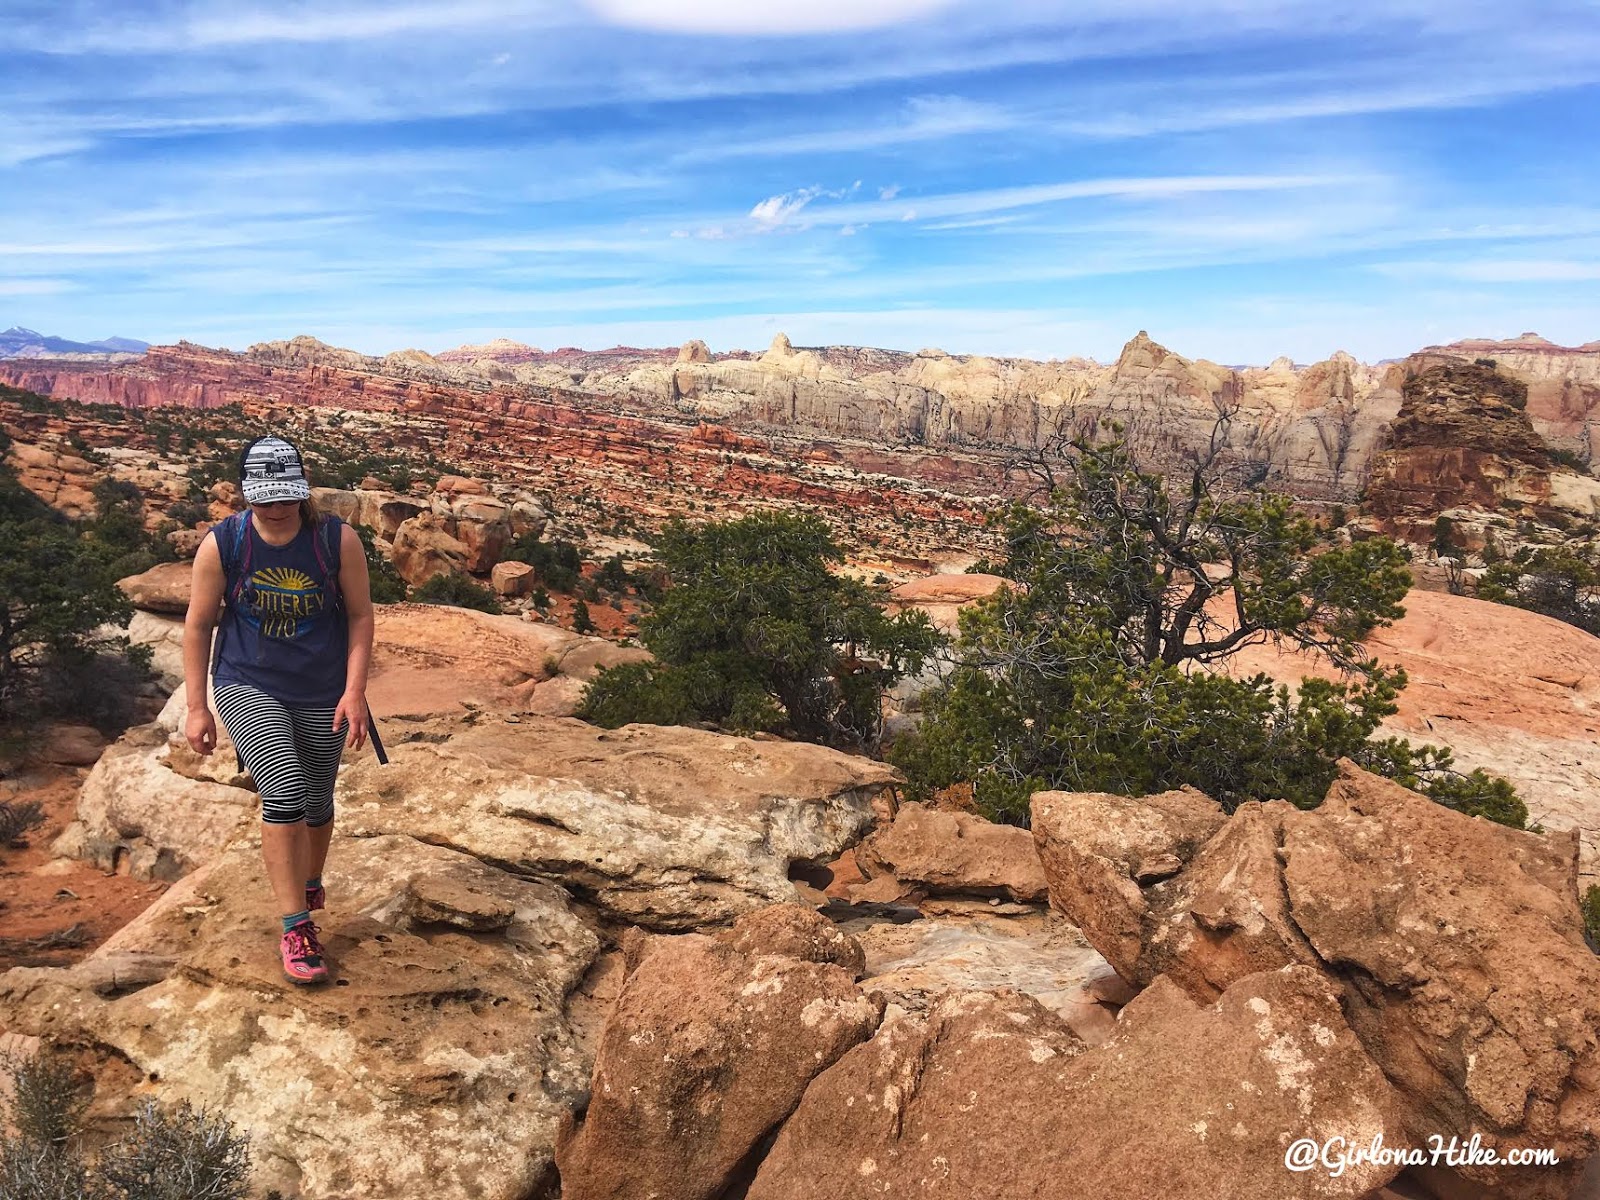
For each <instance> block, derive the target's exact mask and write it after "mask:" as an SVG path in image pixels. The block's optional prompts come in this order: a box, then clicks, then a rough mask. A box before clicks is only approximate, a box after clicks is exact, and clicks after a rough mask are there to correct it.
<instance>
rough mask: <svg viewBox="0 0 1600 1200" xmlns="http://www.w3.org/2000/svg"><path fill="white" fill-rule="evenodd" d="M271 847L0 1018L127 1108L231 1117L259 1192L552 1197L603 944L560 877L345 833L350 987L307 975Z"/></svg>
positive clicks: (396, 839)
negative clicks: (287, 970)
mask: <svg viewBox="0 0 1600 1200" xmlns="http://www.w3.org/2000/svg"><path fill="white" fill-rule="evenodd" d="M260 859H261V851H260V847H259V845H258V844H255V843H253V842H242V843H240V844H239V845H237V846H235V847H234V848H232V849H230V850H228V851H226V852H224V853H223V854H222V855H221V856H220V857H218V858H216V859H214V860H213V862H212V863H210V864H209V865H207V866H206V867H205V868H202V870H200V871H199V872H196V873H195V874H194V875H191V876H190V877H189V878H188V879H186V880H184V881H183V882H182V883H180V884H179V885H177V886H176V887H174V888H173V889H172V890H171V891H169V892H168V893H167V894H166V895H165V896H163V897H162V898H161V899H160V900H158V901H157V902H156V904H155V906H154V907H152V908H151V909H149V910H147V911H146V912H145V913H144V914H143V915H142V916H141V917H140V918H138V919H137V920H136V921H135V922H134V923H133V924H131V925H129V926H127V927H125V928H124V929H123V930H122V931H121V932H120V933H118V934H117V935H116V936H115V937H114V938H113V939H112V940H111V941H110V942H108V943H107V944H106V945H105V946H104V947H103V948H102V949H101V950H99V951H97V952H96V953H95V954H94V955H93V956H91V957H90V959H88V960H87V961H86V962H85V963H83V964H80V965H79V966H78V967H75V968H71V969H60V970H49V969H26V968H18V969H16V970H13V971H11V972H9V973H7V974H5V975H0V1026H3V1027H5V1028H6V1029H8V1030H10V1031H12V1032H14V1033H20V1034H27V1035H34V1036H44V1037H47V1038H49V1039H51V1040H52V1041H54V1042H56V1043H58V1044H62V1045H65V1046H67V1047H69V1048H75V1049H80V1050H82V1051H83V1052H84V1053H86V1054H88V1055H90V1056H91V1057H94V1058H97V1059H100V1060H103V1065H104V1066H105V1069H104V1070H102V1071H97V1072H96V1075H97V1078H98V1079H99V1080H101V1082H102V1087H103V1088H105V1089H106V1090H107V1091H112V1092H114V1094H111V1095H108V1096H106V1097H104V1098H103V1099H104V1101H105V1103H106V1104H108V1105H110V1106H111V1107H113V1108H117V1109H121V1110H122V1111H126V1109H127V1107H128V1106H130V1105H133V1104H137V1103H138V1102H139V1101H140V1100H141V1099H142V1098H144V1097H146V1096H159V1097H160V1098H161V1099H162V1100H163V1101H167V1102H172V1101H176V1100H188V1101H190V1102H192V1103H194V1104H196V1105H204V1106H206V1107H208V1108H210V1109H212V1110H214V1111H216V1112H219V1113H221V1114H222V1115H223V1116H225V1117H227V1118H228V1119H230V1120H232V1121H233V1122H235V1123H236V1124H237V1125H238V1126H239V1127H240V1128H241V1129H243V1130H245V1131H247V1132H248V1133H249V1135H250V1138H251V1152H252V1157H253V1160H254V1176H255V1180H256V1182H257V1183H258V1184H259V1185H260V1186H262V1187H272V1188H277V1189H280V1190H282V1191H283V1192H285V1193H287V1194H291V1195H299V1196H307V1197H334V1196H338V1197H349V1198H352V1200H353V1198H356V1197H369V1198H371V1200H388V1198H390V1197H396V1196H421V1195H427V1196H432V1197H438V1198H440V1200H457V1198H459V1200H468V1198H472V1200H479V1198H488V1200H526V1198H527V1197H530V1196H550V1195H553V1194H554V1160H553V1151H554V1144H555V1138H556V1132H557V1129H558V1126H559V1124H560V1121H561V1120H562V1118H563V1116H564V1115H565V1113H566V1112H568V1111H569V1110H570V1109H571V1108H572V1107H573V1106H574V1105H575V1104H577V1103H579V1102H580V1100H581V1096H582V1091H583V1088H584V1084H585V1080H586V1077H587V1067H588V1064H587V1062H585V1061H584V1060H583V1058H582V1056H581V1054H580V1052H579V1050H578V1047H577V1045H576V1043H575V1042H574V1040H573V1038H572V1035H571V1033H570V1031H569V1029H568V1027H567V1024H566V1022H565V1021H564V1020H563V1018H562V1009H563V1004H564V1001H565V999H566V997H567V995H568V994H569V993H570V992H571V991H572V990H573V989H574V987H575V986H576V985H577V983H578V981H579V980H580V979H581V978H582V976H583V973H584V972H585V970H586V969H587V968H588V966H589V964H590V963H591V962H592V961H593V960H594V957H595V955H596V953H597V951H598V948H599V942H598V938H597V937H596V935H595V934H594V933H593V932H592V931H591V930H590V929H589V928H588V927H587V926H586V925H585V924H584V923H583V922H582V921H581V920H580V919H579V918H578V917H577V916H576V915H575V914H574V912H573V911H572V910H571V908H570V906H569V903H568V899H567V897H566V895H565V893H563V892H562V891H561V890H560V889H559V888H553V887H550V886H548V885H545V884H540V883H536V882H532V881H529V880H525V879H518V878H516V877H515V876H512V875H508V874H506V873H505V872H502V871H499V870H496V869H494V868H491V867H488V866H485V865H484V864H483V863H480V862H478V861H477V860H475V859H472V858H470V857H469V856H467V855H464V854H460V853H457V852H455V851H452V850H447V849H444V848H441V847H437V846H429V845H424V844H422V843H421V842H418V841H415V840H413V839H411V838H408V837H403V836H391V837H380V838H368V839H346V838H336V839H335V841H334V844H333V847H332V851H331V853H330V856H329V866H328V870H327V872H326V873H325V878H326V879H327V880H328V888H329V909H328V910H327V911H326V912H325V913H323V914H319V915H320V916H321V919H322V924H323V941H324V944H325V945H326V947H327V949H328V952H329V955H330V960H331V962H332V964H333V970H334V973H335V977H336V985H334V986H328V987H324V988H318V989H311V990H307V989H296V988H295V987H294V986H293V985H291V984H288V983H286V982H285V981H284V980H283V977H282V973H281V970H280V967H279V964H278V961H277V934H276V926H277V912H276V906H275V905H274V904H273V903H272V901H271V889H270V888H269V886H268V884H267V880H266V878H265V876H264V873H263V870H262V867H261V862H260ZM130 1068H131V1070H130ZM130 1074H131V1075H132V1076H133V1078H134V1079H135V1080H136V1082H135V1083H134V1084H133V1085H132V1086H131V1091H130V1090H129V1084H128V1083H127V1080H128V1078H129V1076H130Z"/></svg>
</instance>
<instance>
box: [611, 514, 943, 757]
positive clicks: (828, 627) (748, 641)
mask: <svg viewBox="0 0 1600 1200" xmlns="http://www.w3.org/2000/svg"><path fill="white" fill-rule="evenodd" d="M657 549H658V551H659V553H660V555H661V559H662V562H663V565H664V566H665V568H666V570H667V572H668V575H669V577H670V578H671V580H672V585H671V586H670V587H669V588H667V589H666V591H665V594H664V595H663V596H662V598H661V602H660V604H659V606H658V607H657V608H656V610H655V611H654V612H653V613H651V614H650V615H649V616H647V617H645V618H644V620H643V621H642V622H641V623H640V634H641V637H642V638H643V641H644V643H645V645H646V646H648V647H649V648H650V650H651V652H652V653H653V654H654V655H655V657H656V659H657V663H656V665H654V666H653V667H651V668H650V669H649V670H647V671H637V670H636V671H630V672H628V673H626V674H622V675H619V674H617V673H616V672H615V671H607V672H602V673H601V675H600V676H599V677H598V678H596V680H595V681H594V683H593V684H591V685H590V687H589V689H588V690H587V692H586V693H585V701H584V708H583V711H584V712H587V713H591V714H594V719H595V720H597V721H601V722H602V723H605V724H621V723H624V722H626V721H630V720H655V719H656V718H657V717H658V716H659V715H660V714H663V713H670V714H673V715H674V717H675V720H685V719H688V717H689V716H690V715H691V712H692V715H693V717H694V719H696V720H700V721H706V722H709V723H711V724H714V725H720V726H723V727H725V728H729V729H734V730H738V731H741V732H751V731H755V730H771V731H778V732H784V733H787V734H790V735H792V736H794V737H797V738H800V739H802V740H805V741H814V742H820V743H823V744H827V745H839V746H852V747H859V746H864V745H871V744H873V743H875V742H876V740H877V737H878V732H879V725H880V719H881V718H880V713H881V708H882V697H883V693H884V690H885V689H886V688H888V687H889V686H891V685H892V684H893V683H894V682H895V681H897V680H898V679H900V678H901V677H902V676H903V675H904V674H905V673H906V672H908V671H915V670H917V669H920V667H921V664H922V662H923V660H924V659H925V658H926V656H927V655H928V654H929V653H930V652H931V651H932V649H933V648H934V647H935V646H936V645H937V644H938V642H939V640H940V638H939V636H938V635H937V634H936V633H935V631H934V630H933V628H932V626H931V625H929V624H928V621H927V618H926V617H925V616H924V615H923V614H921V613H920V612H912V613H906V614H903V615H901V616H897V617H889V616H888V615H886V614H885V613H884V611H883V608H882V607H881V599H882V597H881V595H880V593H879V592H876V591H874V590H873V589H871V588H869V587H868V586H867V585H866V584H864V583H862V582H860V581H859V580H856V579H852V578H849V577H847V576H840V575H835V574H834V573H833V572H832V571H831V570H830V569H829V564H830V563H837V562H840V561H842V560H843V557H844V555H843V552H842V551H841V550H840V549H839V547H838V546H837V545H836V544H835V543H834V542H833V539H832V537H831V536H830V535H829V533H828V530H827V526H825V525H824V524H823V523H822V522H821V521H819V520H817V519H816V518H815V517H808V516H801V515H796V514H788V513H759V514H756V515H753V516H749V517H744V518H742V519H739V520H734V521H723V522H708V523H706V524H704V525H700V526H690V525H688V524H686V523H684V522H682V521H674V522H672V523H671V524H669V525H668V526H667V528H666V529H665V530H664V531H663V532H662V533H661V535H660V537H659V539H658V542H657Z"/></svg>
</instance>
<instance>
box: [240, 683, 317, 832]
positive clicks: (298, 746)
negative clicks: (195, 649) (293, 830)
mask: <svg viewBox="0 0 1600 1200" xmlns="http://www.w3.org/2000/svg"><path fill="white" fill-rule="evenodd" d="M215 698H216V703H217V716H219V717H221V718H222V724H223V725H224V727H226V729H227V730H228V736H229V737H231V738H232V739H233V745H234V748H235V749H236V750H238V752H239V761H240V762H242V763H243V764H244V768H245V770H247V771H249V772H250V776H251V778H252V779H254V780H255V781H256V789H257V790H258V791H259V792H260V793H261V819H262V820H263V821H265V822H267V823H268V824H270V825H293V824H295V823H296V822H297V821H302V820H303V821H304V822H305V823H306V824H307V825H309V826H311V827H312V828H316V827H317V826H320V825H326V824H327V823H328V822H329V821H331V820H333V781H334V777H335V776H336V775H337V774H338V771H339V756H340V755H342V754H343V753H344V742H345V735H346V734H347V732H348V730H344V729H334V728H332V726H333V713H334V710H333V709H332V708H299V707H290V706H289V705H287V704H284V703H283V702H282V701H279V700H275V699H273V698H272V697H271V696H269V695H267V694H266V693H265V692H263V691H260V690H258V689H256V688H253V687H250V686H248V685H247V684H242V683H224V684H221V685H219V686H218V687H217V689H216V693H215Z"/></svg>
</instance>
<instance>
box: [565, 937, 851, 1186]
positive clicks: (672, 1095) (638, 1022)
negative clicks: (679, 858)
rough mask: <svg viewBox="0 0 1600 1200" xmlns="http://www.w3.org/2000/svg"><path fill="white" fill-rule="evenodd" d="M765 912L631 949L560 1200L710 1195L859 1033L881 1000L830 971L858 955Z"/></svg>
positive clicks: (570, 1145) (846, 975)
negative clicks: (721, 929) (709, 932)
mask: <svg viewBox="0 0 1600 1200" xmlns="http://www.w3.org/2000/svg"><path fill="white" fill-rule="evenodd" d="M770 913H771V910H763V911H760V912H756V913H753V914H750V916H747V917H744V918H741V919H740V921H739V922H737V923H736V924H735V925H734V927H733V929H732V930H730V931H729V932H728V933H726V934H723V935H719V936H718V937H715V938H708V937H704V936H701V935H698V934H689V935H687V936H684V937H676V938H656V939H652V940H651V941H650V942H649V944H648V946H647V947H645V948H642V949H640V950H637V951H635V956H636V961H635V964H634V965H633V967H632V969H631V970H630V972H629V974H628V979H627V982H626V984H624V986H623V989H622V993H621V995H620V996H619V997H618V998H617V1002H616V1007H615V1008H614V1009H613V1011H612V1013H611V1016H610V1019H609V1020H608V1022H607V1024H606V1028H605V1032H604V1033H603V1035H602V1037H601V1041H600V1047H599V1050H598V1052H597V1054H596V1058H595V1068H594V1081H593V1085H592V1087H591V1091H590V1101H589V1108H588V1112H587V1114H586V1115H585V1117H584V1120H583V1124H582V1125H581V1127H579V1128H578V1130H577V1132H576V1133H575V1134H574V1135H572V1136H571V1137H570V1138H568V1139H566V1140H564V1142H563V1143H562V1144H561V1145H560V1146H559V1147H558V1149H557V1161H558V1162H559V1164H560V1168H561V1188H562V1196H563V1197H564V1198H565V1200H626V1198H631V1197H641V1196H651V1195H656V1196H672V1197H674V1198H675V1200H711V1198H713V1197H718V1196H721V1195H723V1194H724V1192H725V1190H726V1188H727V1187H728V1186H729V1184H730V1183H731V1182H733V1180H734V1179H735V1176H736V1173H737V1172H738V1171H739V1169H740V1167H741V1166H742V1165H743V1164H744V1162H745V1160H746V1159H747V1158H748V1156H749V1155H750V1154H751V1152H752V1151H754V1150H755V1149H756V1148H757V1147H758V1145H759V1144H760V1143H761V1141H762V1139H763V1138H765V1137H766V1136H767V1135H768V1133H769V1132H770V1131H771V1130H772V1129H774V1128H776V1127H777V1126H778V1125H779V1124H781V1123H782V1121H783V1120H784V1119H785V1118H786V1117H788V1115H789V1114H790V1113H791V1112H792V1111H793V1110H794V1107H795V1105H796V1104H797V1103H799V1101H800V1096H801V1094H802V1093H803V1092H804V1091H805V1088H806V1085H807V1084H808V1083H809V1082H810V1081H811V1079H812V1078H813V1077H814V1076H816V1075H817V1074H818V1073H819V1072H821V1071H822V1070H824V1069H826V1068H827V1067H829V1066H831V1065H832V1064H833V1063H834V1062H835V1061H837V1059H838V1058H839V1056H840V1055H841V1054H843V1053H844V1052H845V1051H846V1050H848V1049H850V1047H852V1046H854V1045H856V1044H858V1043H859V1042H861V1041H863V1040H865V1039H866V1038H868V1037H870V1036H871V1035H872V1032H873V1030H874V1029H876V1028H877V1025H878V1021H879V1018H880V1016H881V1014H882V1004H881V1002H877V1003H875V1002H873V1001H871V1000H869V999H868V998H867V997H865V996H863V995H862V994H861V993H860V992H859V991H857V989H856V987H855V983H854V975H853V972H852V971H851V970H849V969H846V968H844V967H841V966H839V965H837V960H838V959H839V958H841V957H842V958H843V959H844V960H845V961H846V962H848V963H853V964H854V965H856V966H857V967H858V966H859V963H860V960H861V951H860V948H859V947H857V946H855V945H854V943H853V942H852V941H851V940H850V939H848V938H845V937H843V936H842V935H840V934H839V933H838V932H837V931H836V930H834V929H833V928H832V927H831V925H830V923H829V922H828V921H826V920H825V919H824V918H822V917H819V916H817V915H816V914H815V913H811V912H808V911H806V910H803V909H795V908H793V907H792V906H789V908H788V911H787V912H785V913H782V914H781V915H780V916H778V918H777V920H776V921H774V919H773V917H772V916H770V915H769V914H770ZM772 925H776V928H772ZM797 934H798V935H800V936H798V937H797V936H796V935H797Z"/></svg>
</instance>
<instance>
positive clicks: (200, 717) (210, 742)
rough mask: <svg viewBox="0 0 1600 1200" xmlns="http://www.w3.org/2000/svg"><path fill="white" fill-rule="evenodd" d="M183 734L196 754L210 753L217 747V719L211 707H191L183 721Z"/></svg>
mask: <svg viewBox="0 0 1600 1200" xmlns="http://www.w3.org/2000/svg"><path fill="white" fill-rule="evenodd" d="M183 736H184V737H186V738H188V739H189V748H190V749H191V750H193V751H194V752H195V753H196V754H202V755H204V754H210V753H211V752H212V751H213V750H215V749H216V748H217V719H216V718H215V717H213V716H212V715H211V710H210V709H209V708H205V707H203V706H202V707H200V708H191V709H190V710H189V715H188V716H187V717H185V718H184V721H183Z"/></svg>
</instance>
